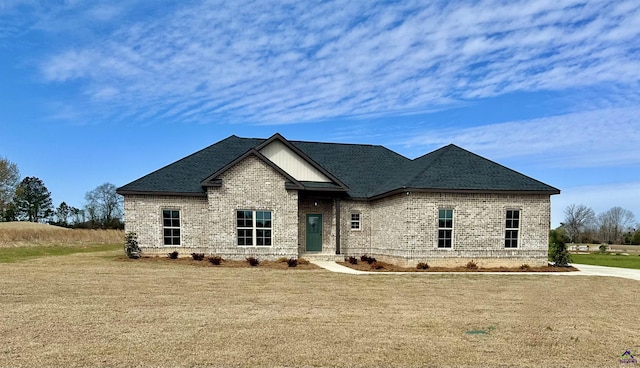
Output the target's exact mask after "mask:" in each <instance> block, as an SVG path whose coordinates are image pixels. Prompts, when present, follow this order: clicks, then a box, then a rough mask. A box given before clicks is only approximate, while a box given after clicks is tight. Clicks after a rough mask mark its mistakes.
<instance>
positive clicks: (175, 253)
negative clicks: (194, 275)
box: [167, 250, 178, 259]
mask: <svg viewBox="0 0 640 368" xmlns="http://www.w3.org/2000/svg"><path fill="white" fill-rule="evenodd" d="M167 257H169V258H171V259H178V251H177V250H174V251H173V252H171V253H168V254H167Z"/></svg>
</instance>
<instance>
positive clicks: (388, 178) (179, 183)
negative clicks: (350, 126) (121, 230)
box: [118, 136, 560, 198]
mask: <svg viewBox="0 0 640 368" xmlns="http://www.w3.org/2000/svg"><path fill="white" fill-rule="evenodd" d="M265 141H267V140H266V139H254V138H239V137H236V136H230V137H228V138H226V139H224V140H222V141H220V142H218V143H215V144H213V145H211V146H209V147H207V148H204V149H202V150H200V151H198V152H196V153H194V154H192V155H189V156H187V157H185V158H183V159H181V160H178V161H176V162H174V163H172V164H170V165H167V166H165V167H163V168H161V169H159V170H157V171H154V172H152V173H150V174H148V175H146V176H143V177H142V178H140V179H138V180H135V181H133V182H131V183H129V184H127V185H124V186H123V187H121V188H119V189H118V192H119V193H121V194H133V193H149V194H150V193H155V194H183V195H204V193H205V190H204V189H203V187H202V181H203V180H205V179H206V178H208V177H210V175H211V174H212V173H215V172H218V171H220V170H222V169H223V168H225V167H226V166H227V165H228V164H229V163H230V162H232V161H233V160H235V159H236V158H238V157H239V156H241V155H243V154H245V153H246V152H247V151H249V150H251V149H253V148H256V147H257V146H259V145H260V144H263V143H264V142H265ZM288 143H289V144H291V145H293V146H295V147H296V148H298V149H299V150H300V151H302V152H303V153H304V154H306V155H307V156H308V157H309V158H310V159H311V160H313V161H315V163H317V164H318V165H320V166H321V167H322V168H323V169H325V170H326V171H328V172H329V173H331V174H332V175H333V176H335V177H336V178H337V179H339V180H340V181H341V182H342V183H344V184H346V186H347V187H348V192H347V194H348V195H349V196H350V197H353V198H372V197H378V196H384V195H385V194H387V193H393V192H394V191H397V190H406V189H407V188H411V189H412V190H435V191H478V192H483V191H484V192H504V191H507V192H540V193H546V194H557V193H559V192H560V191H559V190H558V189H556V188H554V187H552V186H549V185H547V184H544V183H542V182H540V181H538V180H535V179H532V178H530V177H528V176H526V175H523V174H520V173H518V172H516V171H513V170H511V169H509V168H506V167H504V166H502V165H499V164H497V163H495V162H493V161H490V160H487V159H485V158H483V157H480V156H478V155H476V154H474V153H471V152H469V151H466V150H464V149H462V148H460V147H457V146H455V145H448V146H446V147H443V148H440V149H438V150H436V151H433V152H431V153H429V154H426V155H424V156H422V157H419V158H417V159H415V160H410V159H408V158H406V157H404V156H402V155H399V154H398V153H396V152H393V151H391V150H389V149H387V148H385V147H382V146H377V145H364V144H339V143H319V142H301V141H289V142H288ZM302 183H303V184H304V185H305V187H307V188H308V189H309V190H314V189H323V188H324V189H326V188H329V187H331V186H332V185H329V186H327V184H319V183H308V182H302ZM335 187H338V186H335Z"/></svg>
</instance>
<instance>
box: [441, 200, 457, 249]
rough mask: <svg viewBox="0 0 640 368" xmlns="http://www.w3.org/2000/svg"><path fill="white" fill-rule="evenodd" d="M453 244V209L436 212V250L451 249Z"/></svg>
mask: <svg viewBox="0 0 640 368" xmlns="http://www.w3.org/2000/svg"><path fill="white" fill-rule="evenodd" d="M452 243H453V209H440V210H438V248H451V245H452Z"/></svg>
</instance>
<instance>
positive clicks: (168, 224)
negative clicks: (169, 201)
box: [162, 210, 180, 245]
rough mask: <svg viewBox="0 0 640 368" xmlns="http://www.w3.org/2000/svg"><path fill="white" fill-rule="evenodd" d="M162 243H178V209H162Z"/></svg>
mask: <svg viewBox="0 0 640 368" xmlns="http://www.w3.org/2000/svg"><path fill="white" fill-rule="evenodd" d="M162 231H163V235H164V245H180V211H179V210H162Z"/></svg>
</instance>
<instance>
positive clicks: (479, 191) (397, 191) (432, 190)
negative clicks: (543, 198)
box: [369, 188, 560, 200]
mask: <svg viewBox="0 0 640 368" xmlns="http://www.w3.org/2000/svg"><path fill="white" fill-rule="evenodd" d="M405 192H406V193H412V192H413V193H461V194H520V195H530V194H538V195H554V194H560V190H559V189H555V188H554V189H553V190H504V189H442V188H397V189H394V190H390V191H388V192H384V193H381V194H377V195H374V196H372V197H369V199H370V200H376V199H382V198H385V197H389V196H392V195H395V194H400V193H405Z"/></svg>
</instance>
